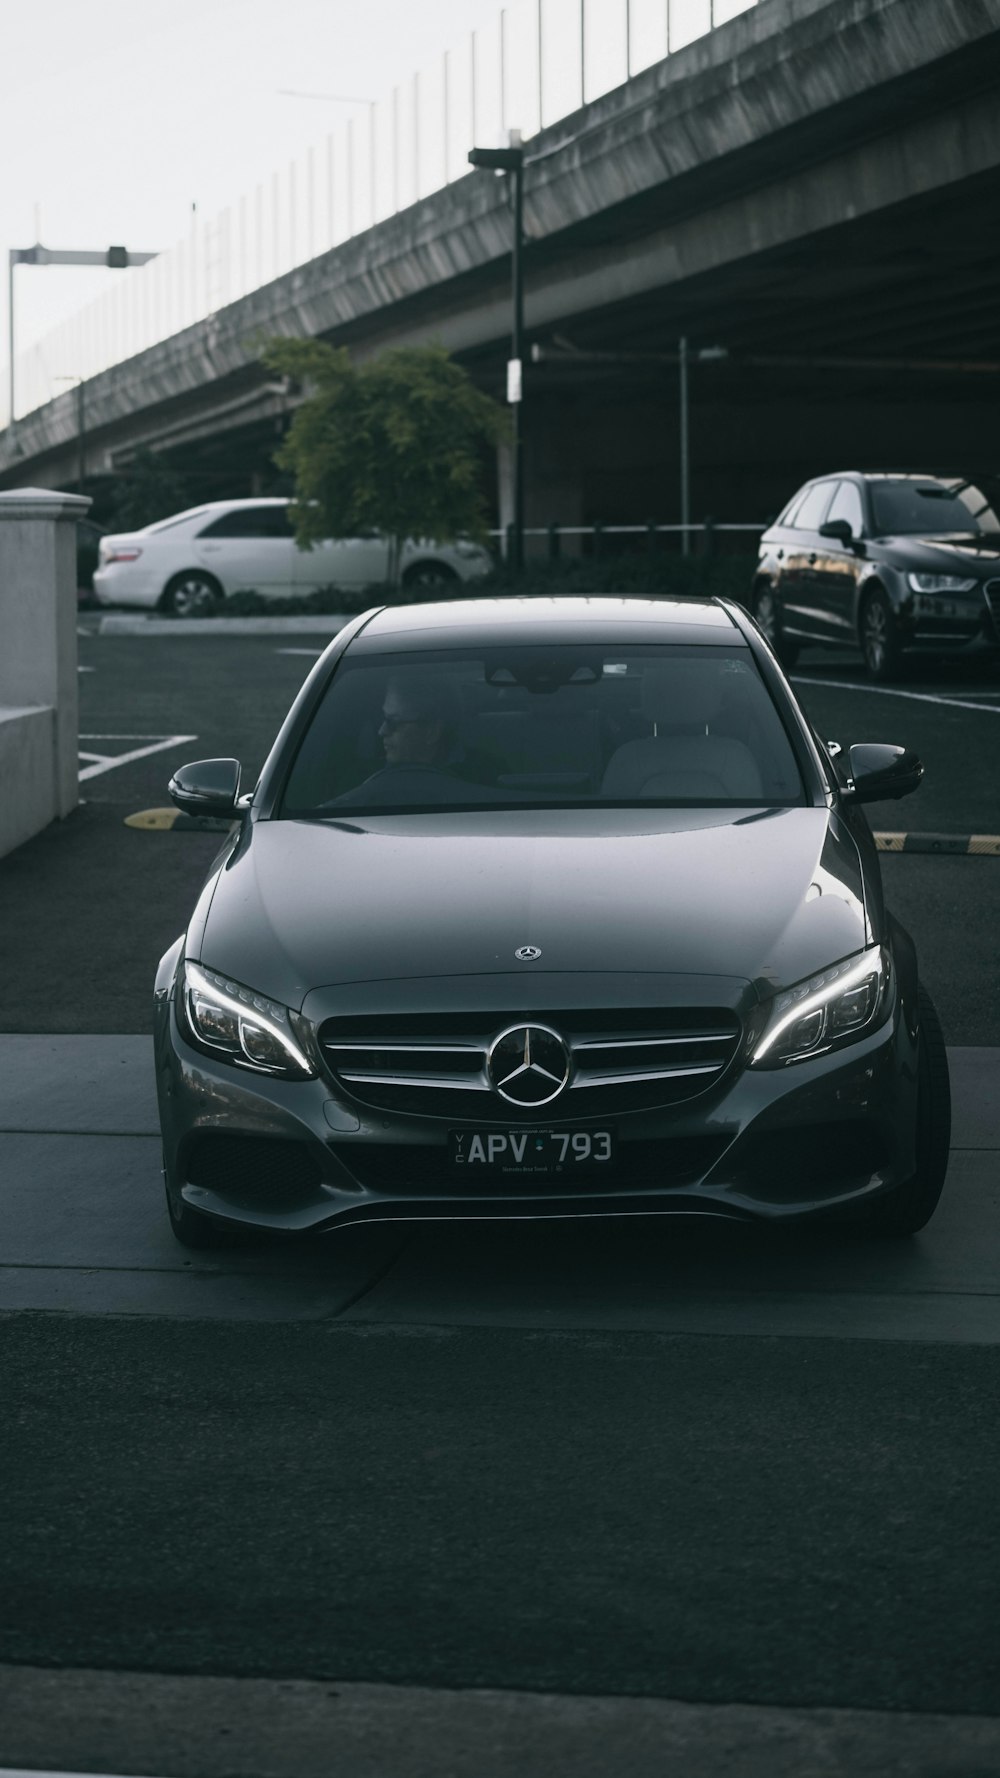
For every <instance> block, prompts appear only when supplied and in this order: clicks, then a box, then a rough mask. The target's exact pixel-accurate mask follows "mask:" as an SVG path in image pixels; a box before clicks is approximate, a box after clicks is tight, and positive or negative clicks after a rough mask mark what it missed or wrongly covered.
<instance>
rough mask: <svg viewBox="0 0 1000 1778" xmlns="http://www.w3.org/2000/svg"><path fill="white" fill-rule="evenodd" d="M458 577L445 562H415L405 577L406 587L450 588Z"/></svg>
mask: <svg viewBox="0 0 1000 1778" xmlns="http://www.w3.org/2000/svg"><path fill="white" fill-rule="evenodd" d="M457 579H458V575H457V574H456V573H455V570H454V568H448V567H446V566H445V564H444V562H414V564H413V567H412V568H407V570H406V573H405V574H404V575H403V585H404V586H406V587H424V586H448V585H449V584H450V583H451V582H452V581H456V580H457Z"/></svg>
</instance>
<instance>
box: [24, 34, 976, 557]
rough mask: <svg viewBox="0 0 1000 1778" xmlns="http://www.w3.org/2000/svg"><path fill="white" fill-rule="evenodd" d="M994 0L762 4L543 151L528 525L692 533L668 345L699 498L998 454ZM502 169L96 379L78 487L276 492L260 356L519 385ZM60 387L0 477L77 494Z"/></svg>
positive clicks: (746, 513)
mask: <svg viewBox="0 0 1000 1778" xmlns="http://www.w3.org/2000/svg"><path fill="white" fill-rule="evenodd" d="M998 220H1000V0H762V4H760V5H759V6H757V7H756V8H755V9H754V10H752V11H750V12H747V13H745V14H743V15H742V16H740V17H738V18H736V19H734V20H732V21H731V22H730V23H729V24H727V25H724V26H721V27H719V28H717V29H716V30H715V31H714V32H713V33H711V34H710V35H708V36H706V37H703V38H701V39H699V40H698V41H697V42H695V43H693V44H691V45H689V46H688V47H687V48H686V49H684V50H682V51H679V52H677V53H675V54H674V55H672V56H670V57H669V58H667V60H666V61H664V62H662V63H659V64H658V65H657V66H656V67H654V68H651V69H648V70H646V71H645V72H644V73H643V74H641V75H639V76H636V77H635V78H634V79H632V80H631V81H629V82H628V83H627V84H626V85H623V86H621V87H619V88H618V89H616V90H615V91H614V92H612V93H610V94H608V95H606V96H605V97H604V98H602V99H600V100H597V101H595V102H593V103H591V104H590V105H588V106H586V107H585V108H583V109H582V110H580V111H578V112H576V113H575V114H573V115H572V116H571V117H569V118H567V119H564V120H563V121H562V122H561V123H559V124H557V125H554V126H552V127H550V128H548V129H546V130H545V131H543V132H542V133H541V134H540V135H538V136H536V137H535V138H533V139H532V141H531V142H530V144H529V145H528V170H527V174H526V230H527V233H528V236H529V244H528V247H527V252H526V291H527V295H526V319H527V330H528V338H529V341H532V342H534V343H535V344H536V345H538V346H539V347H540V348H541V352H542V362H540V363H539V364H537V365H536V366H534V367H532V368H531V369H530V371H529V375H528V379H527V389H526V410H525V418H526V432H527V448H528V486H529V510H528V517H529V522H536V523H541V522H548V521H550V520H559V521H561V522H562V523H567V524H569V523H574V522H592V521H593V520H595V519H602V520H605V521H619V522H626V521H629V520H636V521H638V520H641V519H644V518H647V517H650V516H654V517H657V518H659V519H661V520H665V519H670V518H671V517H676V516H677V512H676V506H677V501H676V487H677V479H678V478H677V464H676V434H677V402H676V381H677V377H676V369H675V367H674V365H673V364H672V363H671V362H670V356H671V354H672V353H674V352H675V351H676V345H677V340H678V338H679V336H680V335H682V334H684V335H686V336H687V337H688V339H689V340H690V342H691V344H692V346H693V347H695V348H698V347H703V346H716V345H721V346H724V347H725V348H726V349H727V352H728V357H726V358H724V359H721V360H717V361H715V362H713V363H711V364H708V363H706V364H704V365H702V366H699V367H698V368H697V369H696V372H695V375H694V381H693V390H692V395H693V413H692V445H693V469H694V476H693V494H694V511H695V513H696V514H699V515H700V514H702V513H704V512H706V511H711V512H712V513H713V514H714V515H715V516H716V517H718V518H720V519H741V518H742V519H754V518H757V517H762V516H765V515H766V514H767V513H768V512H770V511H773V510H774V508H775V507H776V505H777V504H778V503H779V502H780V501H781V500H782V499H783V498H784V497H785V496H786V495H787V494H788V493H789V492H791V490H792V489H793V488H794V486H795V485H797V483H798V481H799V480H801V479H802V477H803V476H804V475H806V474H808V473H812V472H814V471H816V470H818V469H824V468H830V467H837V466H842V465H847V464H848V463H850V464H858V465H864V464H869V465H873V464H875V463H878V462H883V463H885V462H889V461H892V462H896V463H900V462H904V461H905V462H911V463H916V462H918V461H919V462H922V463H923V464H924V465H925V466H926V465H928V464H932V463H933V464H942V463H946V462H953V463H958V464H961V465H963V466H964V465H968V466H975V467H983V466H984V465H985V466H992V467H997V466H998V459H1000V449H998V447H997V443H996V439H997V435H998V429H997V406H998V398H1000V373H998V368H997V367H998V366H1000V228H998V226H997V224H998ZM509 250H510V217H509V213H508V210H507V208H506V201H505V193H504V190H503V182H502V181H499V180H496V179H494V178H491V177H490V176H489V175H488V174H482V173H470V175H469V176H468V177H467V178H466V179H464V180H461V181H459V182H458V183H457V184H453V185H451V186H449V187H446V188H445V189H444V190H442V191H440V192H438V193H437V194H435V195H434V196H433V197H430V198H426V199H424V200H423V201H422V202H420V203H418V204H415V205H413V206H412V207H411V208H410V209H408V210H406V211H403V212H402V213H400V214H399V215H397V216H395V217H393V218H391V219H390V220H388V221H386V222H383V223H381V224H379V225H378V226H377V227H375V228H373V229H371V230H369V231H368V232H367V233H366V234H364V235H360V236H357V237H355V238H354V239H353V240H351V241H348V242H346V243H345V244H344V245H342V246H340V247H338V248H336V249H335V250H334V251H332V252H330V253H327V254H324V255H323V256H321V257H320V258H318V259H315V260H313V261H311V262H310V263H309V264H307V265H304V266H302V267H300V268H298V269H297V270H295V271H293V272H291V273H289V274H287V275H286V276H284V277H281V278H279V279H277V280H275V281H274V282H273V283H271V284H269V285H267V286H265V287H264V288H262V289H260V290H257V291H255V292H253V293H252V294H251V295H249V296H247V297H245V298H243V299H242V300H241V301H239V302H237V303H234V304H233V305H232V306H230V307H229V308H226V309H223V310H222V311H221V312H219V313H217V314H215V315H213V316H211V317H210V318H209V319H208V320H207V321H204V322H202V323H200V324H198V325H197V326H194V327H191V328H189V329H187V330H186V331H185V332H183V333H180V334H177V335H175V336H174V337H173V338H171V339H169V340H167V341H165V342H163V343H162V344H160V345H158V346H156V347H154V348H152V349H151V350H148V351H146V352H143V353H142V354H140V355H139V356H137V357H135V358H133V359H131V360H129V361H127V362H126V363H123V364H120V365H118V366H116V367H114V368H113V369H111V370H109V371H106V372H104V373H103V374H101V375H100V376H97V377H95V378H93V379H92V380H91V381H90V382H89V383H88V385H87V403H86V406H87V453H88V468H89V473H90V476H91V477H92V478H93V480H94V488H93V490H92V491H96V490H97V489H99V486H100V482H99V477H100V476H101V475H102V474H107V473H110V472H114V471H116V470H120V469H122V468H123V467H126V466H127V464H128V462H129V460H130V458H131V457H132V456H133V455H134V453H135V451H136V450H137V448H139V447H141V446H147V447H151V448H153V449H155V450H158V451H164V452H166V453H167V454H168V456H169V458H170V459H171V461H172V462H173V463H174V464H175V465H176V466H177V467H178V468H179V469H181V470H182V471H183V472H184V473H185V474H186V475H187V476H188V477H189V478H190V480H191V481H192V484H193V486H194V487H195V488H196V490H197V492H198V494H199V496H206V497H207V496H209V495H215V496H223V495H226V494H239V493H245V492H249V491H252V490H254V491H262V490H264V489H266V488H267V487H268V486H273V485H274V477H275V472H274V470H273V467H272V465H271V461H270V459H271V453H272V452H273V449H274V447H275V443H276V441H277V438H278V437H279V436H280V433H281V431H282V429H283V427H284V425H285V424H286V423H287V418H288V414H289V411H290V399H289V397H288V396H286V395H284V394H283V393H282V392H281V391H280V390H278V389H276V388H275V387H274V386H273V385H270V384H269V383H268V381H267V378H266V375H265V373H264V372H263V371H262V369H261V367H260V365H259V363H258V362H257V356H256V352H257V342H258V341H259V340H260V339H261V338H262V337H265V336H267V335H272V334H278V333H281V334H316V335H321V336H323V337H325V338H328V339H330V340H332V341H335V342H337V343H340V344H345V345H348V346H349V347H350V348H351V349H352V350H353V351H355V352H356V353H358V354H359V355H368V354H371V353H374V352H376V351H379V350H381V349H382V348H384V347H386V346H389V345H398V344H403V343H418V342H429V341H439V342H441V343H443V344H444V345H446V346H447V347H449V348H450V349H451V350H452V351H453V352H455V353H456V354H457V355H458V356H459V357H460V358H461V359H462V360H463V361H464V362H465V363H466V364H467V365H468V366H469V368H470V369H471V370H472V371H473V373H474V374H475V375H476V377H477V378H478V379H479V380H480V381H481V382H482V383H483V384H484V386H486V387H489V388H492V389H493V390H494V391H495V392H496V393H497V394H500V393H501V389H502V376H503V365H504V362H505V359H506V357H507V341H508V337H509V276H510V273H509ZM76 414H77V408H76V401H75V394H74V393H73V392H69V393H67V394H65V395H62V396H60V397H59V398H58V399H57V400H54V401H52V402H50V403H49V404H48V405H47V406H45V407H44V408H41V409H39V410H37V411H36V412H35V413H33V414H31V415H28V416H26V417H25V418H23V419H22V420H21V421H20V422H19V423H18V427H17V443H18V446H19V449H20V454H19V455H18V456H17V457H16V458H15V457H14V456H13V455H12V453H11V448H10V439H9V436H8V435H7V434H3V435H0V486H5V487H12V486H18V485H26V484H35V485H47V486H69V485H72V484H73V483H74V479H75V476H76V449H77V433H76Z"/></svg>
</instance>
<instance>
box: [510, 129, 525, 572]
mask: <svg viewBox="0 0 1000 1778" xmlns="http://www.w3.org/2000/svg"><path fill="white" fill-rule="evenodd" d="M523 236H524V156H523V155H519V156H518V160H517V165H516V167H515V168H514V241H513V249H512V258H511V275H512V281H513V287H514V288H513V296H514V313H513V325H512V327H511V356H512V357H513V358H514V360H515V361H516V363H517V365H518V373H519V375H521V374H523V373H522V370H521V367H522V365H523V362H524V259H523V253H522V247H523ZM517 393H518V400H517V401H515V402H514V403H513V408H514V416H513V417H514V428H513V440H512V455H513V462H512V464H511V468H512V470H513V481H514V538H513V543H514V559H513V563H512V566H513V569H514V573H515V574H520V573H521V570H522V569H523V567H524V450H523V444H524V434H523V428H522V424H521V410H522V408H523V406H524V403H523V400H522V399H521V395H522V390H521V389H518V392H517Z"/></svg>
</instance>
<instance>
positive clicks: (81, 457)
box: [76, 377, 87, 494]
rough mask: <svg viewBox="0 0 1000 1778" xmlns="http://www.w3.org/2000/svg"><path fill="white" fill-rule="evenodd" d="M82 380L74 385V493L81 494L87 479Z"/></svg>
mask: <svg viewBox="0 0 1000 1778" xmlns="http://www.w3.org/2000/svg"><path fill="white" fill-rule="evenodd" d="M83 400H84V398H83V378H82V377H80V378H79V379H78V381H77V385H76V491H77V493H78V494H82V493H83V484H84V482H85V481H86V479H87V434H86V431H85V428H84V405H83Z"/></svg>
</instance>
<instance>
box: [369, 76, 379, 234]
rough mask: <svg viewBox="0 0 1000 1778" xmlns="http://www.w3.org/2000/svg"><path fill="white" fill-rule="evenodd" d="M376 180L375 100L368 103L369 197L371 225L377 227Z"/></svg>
mask: <svg viewBox="0 0 1000 1778" xmlns="http://www.w3.org/2000/svg"><path fill="white" fill-rule="evenodd" d="M376 183H377V182H376V178H375V100H374V99H369V101H368V196H369V202H370V208H371V225H372V228H374V227H375V213H376V208H377V201H378V198H377V191H376Z"/></svg>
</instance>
